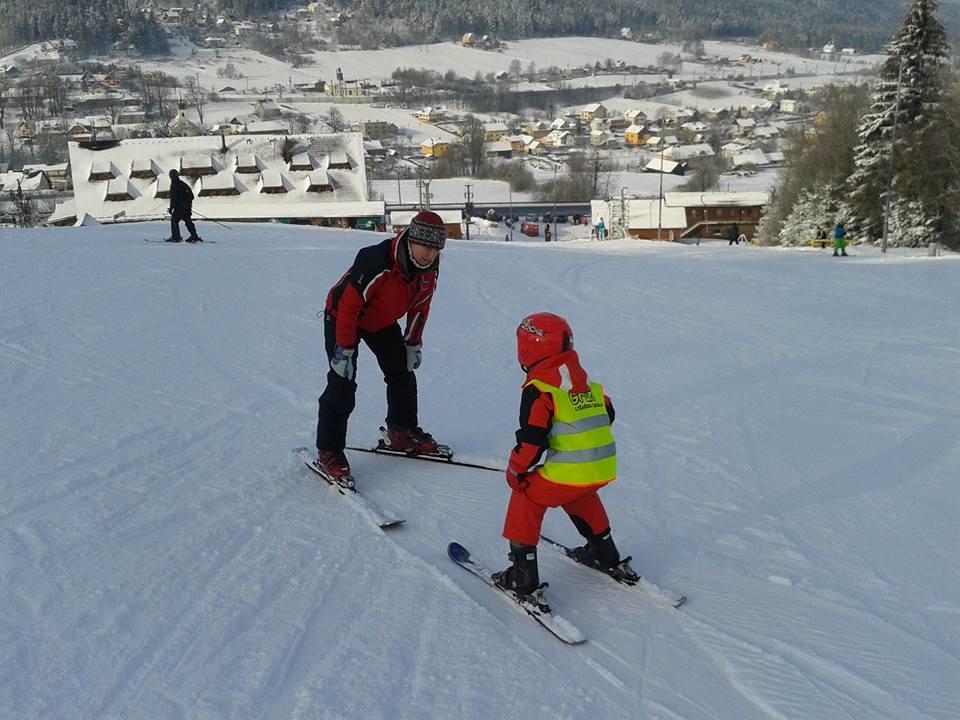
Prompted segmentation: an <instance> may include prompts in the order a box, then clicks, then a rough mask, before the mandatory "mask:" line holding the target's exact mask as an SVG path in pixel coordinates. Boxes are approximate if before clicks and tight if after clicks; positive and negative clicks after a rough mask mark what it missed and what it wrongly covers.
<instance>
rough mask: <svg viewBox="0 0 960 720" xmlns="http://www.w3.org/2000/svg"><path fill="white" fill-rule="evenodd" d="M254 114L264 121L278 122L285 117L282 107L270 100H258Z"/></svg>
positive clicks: (254, 107)
mask: <svg viewBox="0 0 960 720" xmlns="http://www.w3.org/2000/svg"><path fill="white" fill-rule="evenodd" d="M253 112H254V113H255V114H256V115H257V116H258V117H260V118H261V119H263V120H277V119H278V118H280V117H281V116H282V115H283V113H281V112H280V107H279V106H278V105H277V104H276V103H275V102H274V101H273V100H270V99H269V98H263V99H260V100H257V102H256V103H255V104H254V106H253Z"/></svg>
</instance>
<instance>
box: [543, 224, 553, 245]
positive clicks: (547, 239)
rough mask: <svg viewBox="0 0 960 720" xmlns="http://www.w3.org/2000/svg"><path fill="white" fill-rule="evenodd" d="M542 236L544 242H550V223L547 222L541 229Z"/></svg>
mask: <svg viewBox="0 0 960 720" xmlns="http://www.w3.org/2000/svg"><path fill="white" fill-rule="evenodd" d="M543 237H544V242H550V239H551V235H550V223H547V226H546V227H545V228H544V230H543Z"/></svg>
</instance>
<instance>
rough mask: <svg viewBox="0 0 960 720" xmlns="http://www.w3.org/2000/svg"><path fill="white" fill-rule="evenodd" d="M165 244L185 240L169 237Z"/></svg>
mask: <svg viewBox="0 0 960 720" xmlns="http://www.w3.org/2000/svg"><path fill="white" fill-rule="evenodd" d="M165 242H183V240H182V239H181V238H178V237H168V238H167V239H166V240H165Z"/></svg>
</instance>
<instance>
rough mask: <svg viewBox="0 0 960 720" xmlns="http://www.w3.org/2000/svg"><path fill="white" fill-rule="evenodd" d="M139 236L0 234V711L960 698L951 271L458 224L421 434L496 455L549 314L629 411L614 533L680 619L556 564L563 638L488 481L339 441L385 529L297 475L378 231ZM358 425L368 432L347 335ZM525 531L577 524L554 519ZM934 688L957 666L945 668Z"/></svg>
mask: <svg viewBox="0 0 960 720" xmlns="http://www.w3.org/2000/svg"><path fill="white" fill-rule="evenodd" d="M165 230H166V227H165V226H164V225H162V224H154V225H139V226H138V225H126V226H111V227H93V228H80V229H37V230H27V231H14V230H9V229H5V230H3V234H2V236H0V398H2V407H3V412H2V413H0V467H2V468H3V472H2V473H0V608H2V610H0V638H2V641H0V677H3V678H4V681H3V683H2V685H0V717H4V718H8V717H9V718H32V719H37V720H39V719H43V718H58V719H59V718H102V719H119V718H151V719H152V720H161V719H164V718H171V719H172V718H184V717H187V718H217V719H219V718H224V719H226V718H229V719H231V720H239V719H246V718H251V719H252V718H271V719H273V718H310V719H316V718H331V719H332V718H351V719H352V718H370V719H372V718H390V719H396V718H401V719H410V720H419V719H421V718H438V719H439V718H460V719H462V720H480V719H481V718H483V719H486V718H504V719H512V718H516V719H518V720H519V719H520V718H527V719H529V718H538V719H539V718H551V719H553V718H570V719H579V718H585V717H593V718H604V719H605V720H606V719H609V720H626V718H654V719H666V720H679V719H681V718H683V719H684V720H716V719H717V718H724V719H728V718H736V719H738V720H761V719H762V720H770V719H771V718H777V719H785V718H789V719H790V720H833V719H836V720H849V718H857V720H913V719H916V720H920V719H921V718H922V719H924V720H929V719H936V720H947V719H948V718H956V717H958V716H960V687H958V685H957V683H956V678H957V677H960V601H958V598H960V562H958V560H957V553H956V549H957V547H958V546H960V536H958V530H957V522H956V518H957V514H958V511H960V503H958V498H960V491H958V488H957V482H956V475H957V467H958V465H960V443H958V440H957V438H958V437H960V412H958V410H957V408H958V407H960V389H958V385H957V382H956V375H957V364H958V359H960V354H958V345H957V338H958V337H960V319H958V317H957V314H956V313H955V312H953V311H952V308H953V307H954V306H955V305H956V304H957V302H958V301H960V262H958V258H957V257H956V256H949V257H944V258H928V257H925V256H917V255H911V254H909V253H906V252H898V253H894V254H891V255H889V256H887V257H880V256H879V254H878V253H877V251H876V250H873V249H870V248H859V247H858V248H853V249H852V252H853V254H854V255H855V257H851V258H849V259H847V260H843V261H841V260H835V259H833V258H831V257H830V256H829V252H823V251H815V250H779V249H761V248H754V247H727V246H726V245H725V244H709V245H708V244H705V245H702V246H699V247H696V246H684V245H667V244H655V243H648V242H611V243H604V244H603V245H597V244H596V243H589V242H569V243H558V244H553V245H551V246H546V245H542V244H539V243H515V244H511V245H507V244H504V243H486V242H476V241H475V242H472V243H468V242H451V243H449V245H448V249H447V250H446V251H445V254H444V261H443V271H442V273H441V278H440V285H439V290H438V295H437V298H436V300H435V305H434V311H433V313H432V315H431V319H430V322H429V324H428V326H427V330H426V335H425V347H424V363H423V367H422V368H421V370H420V371H419V372H418V377H419V384H420V388H421V422H422V424H423V425H424V426H425V427H426V428H427V429H428V430H431V431H432V432H434V433H435V434H437V435H438V436H439V437H440V439H441V440H442V441H444V442H448V443H450V444H451V445H452V446H453V447H454V448H455V449H456V450H457V452H458V453H459V454H460V455H461V456H462V457H463V458H465V459H473V460H479V461H483V462H489V463H496V464H502V463H503V462H504V458H505V457H506V454H507V452H508V451H509V448H510V447H511V446H512V443H513V432H514V430H515V423H516V416H517V406H518V402H519V386H520V382H521V380H522V373H521V371H520V369H519V368H518V367H517V365H516V360H515V350H514V347H513V332H514V327H515V326H516V323H517V322H518V320H519V319H520V318H521V317H523V316H524V315H525V314H527V313H529V312H532V311H536V310H543V309H547V310H551V311H554V312H558V313H560V314H563V315H565V316H566V317H567V318H569V320H570V321H571V323H572V325H573V328H574V332H575V336H576V346H577V348H578V349H579V351H580V354H581V357H582V359H583V362H584V364H585V366H586V367H587V368H588V369H589V370H590V371H591V373H592V374H593V376H594V377H596V378H597V379H599V380H602V382H603V383H604V385H605V386H606V388H607V390H608V391H609V393H610V394H611V395H612V396H613V398H614V401H615V403H616V406H617V422H616V424H615V426H614V430H615V434H616V437H617V443H618V450H619V455H620V469H621V472H620V475H621V476H620V478H619V480H618V481H617V482H616V483H614V484H613V485H612V486H611V487H609V488H607V489H606V490H605V491H604V493H603V497H604V499H605V500H606V502H607V506H608V509H609V511H610V515H611V518H612V522H613V529H614V533H615V537H616V539H617V540H618V542H619V544H620V546H621V548H622V549H623V550H624V551H625V552H627V553H630V554H632V555H633V556H634V559H635V567H636V568H637V569H638V570H639V571H641V572H642V573H643V574H644V575H645V576H646V577H647V578H648V579H649V580H651V581H652V582H654V583H657V584H658V585H660V586H662V587H664V588H669V589H671V590H675V591H678V592H684V593H686V594H687V595H689V596H690V603H689V606H688V607H686V608H684V609H683V610H682V611H675V610H671V609H664V608H662V607H660V606H658V605H657V604H656V603H654V602H652V601H650V600H649V599H648V598H646V597H645V596H644V595H642V594H640V593H634V592H629V591H626V590H624V589H623V588H621V587H620V586H617V585H613V584H611V583H609V582H607V581H606V579H605V578H602V577H597V576H595V575H594V574H593V573H592V572H591V571H589V570H587V569H583V568H579V567H577V566H575V565H573V564H571V563H569V562H568V561H567V560H566V559H565V558H563V557H560V556H558V555H555V554H552V553H550V552H548V551H546V550H544V551H542V554H541V558H542V562H541V565H542V568H541V572H542V576H543V578H544V579H546V580H548V581H549V582H550V589H549V590H548V594H549V598H550V599H551V601H552V603H553V605H554V606H555V607H556V609H557V610H558V611H559V612H561V613H562V614H563V615H565V616H566V617H567V618H568V619H570V620H571V621H572V622H574V623H576V624H577V625H578V626H579V627H580V628H581V629H582V630H583V631H584V632H585V634H586V635H587V636H588V638H589V641H588V642H587V643H586V644H584V645H581V646H578V647H568V646H565V645H562V644H561V643H559V642H558V641H556V640H555V639H554V638H553V637H552V636H551V635H549V634H548V633H547V632H545V631H544V630H543V629H542V628H540V627H539V626H537V625H536V624H535V623H533V622H531V621H529V620H528V619H527V618H525V617H523V616H522V615H521V614H520V613H518V612H516V611H515V610H514V609H513V608H512V607H511V606H510V605H509V604H507V603H506V602H505V601H503V600H502V599H501V598H499V597H497V596H496V595H494V594H492V593H491V592H490V591H489V590H488V589H487V588H485V587H484V586H482V585H481V584H480V583H478V582H477V581H476V580H475V579H474V578H472V577H470V576H469V575H467V574H466V573H464V572H463V571H462V570H461V569H459V568H458V567H456V566H455V565H454V564H453V563H451V562H450V561H449V560H448V559H447V558H446V556H445V555H444V547H445V545H446V543H447V542H448V541H450V540H459V541H460V542H463V543H465V544H467V545H469V546H470V547H471V548H472V549H473V550H474V551H475V553H476V554H477V555H479V556H480V558H481V559H482V560H483V561H484V562H485V563H486V564H488V565H490V566H491V567H498V568H499V567H501V566H503V565H504V564H505V562H506V559H505V558H506V543H505V541H503V539H502V538H501V537H500V529H501V524H502V518H503V512H504V509H505V505H506V500H507V492H508V491H507V487H506V484H505V483H504V480H503V478H502V476H500V475H498V474H494V473H485V472H482V471H474V470H464V469H454V468H448V467H444V466H434V465H427V464H426V463H420V462H413V461H405V460H397V459H390V458H380V457H376V456H367V455H361V454H354V455H353V456H352V462H353V466H354V470H355V474H356V475H357V477H358V482H359V483H360V485H361V487H362V489H363V490H364V491H365V492H367V493H368V494H369V495H370V496H371V497H373V498H374V499H375V500H377V501H378V502H380V503H381V504H382V505H384V506H386V507H389V508H390V509H392V510H394V511H395V512H397V513H399V514H401V515H402V516H403V517H405V518H406V520H407V523H406V525H404V526H403V527H401V528H399V529H396V530H393V531H390V532H389V534H386V533H383V532H381V531H380V530H378V529H377V528H375V527H373V526H371V524H370V523H369V522H368V521H367V520H366V519H365V518H364V517H363V516H362V515H359V514H358V513H356V512H355V511H354V510H353V509H352V508H351V507H350V506H349V505H348V504H347V503H345V502H344V501H343V500H342V499H341V498H339V497H338V496H337V495H336V494H335V493H333V492H332V491H331V490H330V489H329V488H328V487H326V486H323V485H321V484H319V483H318V482H317V480H316V478H315V477H314V476H313V475H311V474H310V473H309V472H308V471H307V470H306V469H305V468H303V467H302V465H301V464H300V462H299V461H298V460H297V458H296V457H295V456H294V455H293V454H292V453H291V452H290V450H291V448H293V447H295V446H299V445H310V444H311V443H312V440H313V432H314V423H315V417H316V397H317V395H318V394H319V392H320V391H321V390H322V387H323V377H324V372H325V363H324V357H323V349H322V339H321V338H322V331H321V327H320V322H319V321H318V320H317V318H316V311H317V310H318V309H319V308H320V307H321V306H322V302H323V297H324V294H325V292H326V290H327V288H328V287H329V285H330V284H332V283H333V282H334V281H335V280H336V278H337V277H339V275H340V274H341V273H342V271H343V270H344V268H345V267H347V266H348V265H349V263H350V262H351V260H352V258H353V257H354V255H355V253H356V251H357V249H358V248H359V247H361V246H363V245H364V244H368V243H370V242H372V241H374V240H376V239H379V238H382V237H383V236H382V235H376V234H366V233H359V232H349V231H323V230H316V229H312V228H298V227H287V226H282V225H259V226H255V225H251V226H240V227H237V228H236V229H234V230H233V231H230V232H228V231H226V230H224V229H223V228H219V227H216V226H209V225H208V226H207V227H205V228H202V232H203V235H204V236H205V237H206V238H207V239H208V240H216V241H217V242H216V244H212V243H211V244H206V245H201V246H187V245H167V244H163V243H157V244H148V243H144V242H142V238H144V237H148V236H153V237H157V236H161V234H162V233H163V232H164V231H165ZM359 374H360V392H359V394H358V405H357V410H356V412H355V414H354V416H353V419H352V423H351V430H350V439H351V441H352V442H353V443H359V444H366V443H371V442H373V441H374V440H375V437H376V427H377V425H378V424H379V423H380V422H382V418H383V405H384V401H383V384H382V382H381V381H380V378H379V377H378V375H377V372H376V371H375V363H374V362H373V358H372V356H371V355H370V353H369V352H366V351H364V350H361V353H360V357H359ZM545 531H546V532H548V533H549V534H551V535H553V536H555V537H558V538H560V539H563V540H567V541H571V542H574V541H576V537H577V536H576V534H575V532H574V530H573V528H572V526H571V525H570V523H569V522H568V521H567V520H566V519H565V518H564V517H563V514H562V513H561V512H559V511H553V512H552V513H550V514H549V515H548V520H547V523H546V526H545ZM950 678H953V680H950Z"/></svg>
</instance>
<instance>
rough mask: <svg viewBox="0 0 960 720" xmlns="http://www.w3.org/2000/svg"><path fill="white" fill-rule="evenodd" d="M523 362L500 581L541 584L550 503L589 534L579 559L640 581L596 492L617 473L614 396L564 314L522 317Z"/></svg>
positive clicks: (517, 587) (529, 589)
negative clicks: (588, 362) (540, 550)
mask: <svg viewBox="0 0 960 720" xmlns="http://www.w3.org/2000/svg"><path fill="white" fill-rule="evenodd" d="M517 359H518V360H519V361H520V367H521V368H523V370H524V372H526V373H527V377H526V380H525V381H524V384H523V393H522V395H521V398H520V429H519V430H517V434H516V437H517V444H516V447H514V448H513V451H512V452H511V453H510V462H509V466H508V468H507V484H508V485H509V486H510V488H511V490H512V492H511V495H510V504H509V506H508V508H507V517H506V521H505V522H504V528H503V536H504V537H505V538H506V539H507V540H509V541H510V556H509V557H510V560H511V561H512V562H513V564H512V565H511V566H510V567H508V568H507V569H506V570H503V571H501V572H498V573H494V574H493V580H494V582H495V583H496V584H497V585H499V586H500V587H502V588H505V589H508V590H512V591H514V592H515V593H516V594H518V595H530V594H532V593H534V592H535V591H536V590H537V589H539V588H540V587H541V585H540V577H539V573H538V570H537V547H536V546H537V542H538V541H539V539H540V527H541V524H542V523H543V516H544V513H545V512H546V510H547V508H548V507H562V508H563V509H564V510H565V511H566V513H567V514H568V515H569V516H570V519H571V520H572V521H573V524H574V525H575V526H576V528H577V531H578V532H579V533H580V534H581V535H582V536H583V537H584V538H586V540H587V543H586V544H585V545H583V546H581V547H579V548H576V550H575V552H576V555H577V557H576V559H577V560H578V561H579V562H582V563H584V564H587V565H593V566H595V567H597V568H601V569H604V570H607V571H610V572H612V573H613V574H615V575H618V576H620V577H623V578H624V579H629V580H634V581H635V580H637V579H638V577H637V575H636V573H634V572H633V570H632V569H631V567H630V565H629V563H628V562H627V560H629V558H627V560H624V561H621V560H620V553H619V551H618V550H617V546H616V545H615V544H614V542H613V538H612V537H611V534H610V521H609V520H608V519H607V513H606V510H605V509H604V507H603V503H602V502H600V498H599V496H598V495H597V490H599V489H600V488H602V487H603V486H604V485H606V484H607V483H610V482H613V481H614V480H615V479H616V476H617V455H616V445H615V443H614V440H613V434H612V432H611V430H610V424H611V423H612V422H613V418H614V411H613V404H612V403H611V401H610V398H608V397H607V396H606V395H605V394H604V392H603V387H602V386H601V385H600V384H599V383H596V382H591V381H590V380H589V379H588V377H587V373H586V372H585V371H584V369H583V368H582V367H581V365H580V359H579V357H578V356H577V353H576V351H574V349H573V331H572V330H571V329H570V326H569V325H568V324H567V321H566V320H564V319H563V318H561V317H559V316H557V315H554V314H552V313H535V314H533V315H530V316H528V317H526V318H524V319H523V321H521V323H520V325H519V326H518V327H517ZM544 452H546V457H545V458H543V461H542V462H541V456H542V455H543V453H544Z"/></svg>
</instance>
